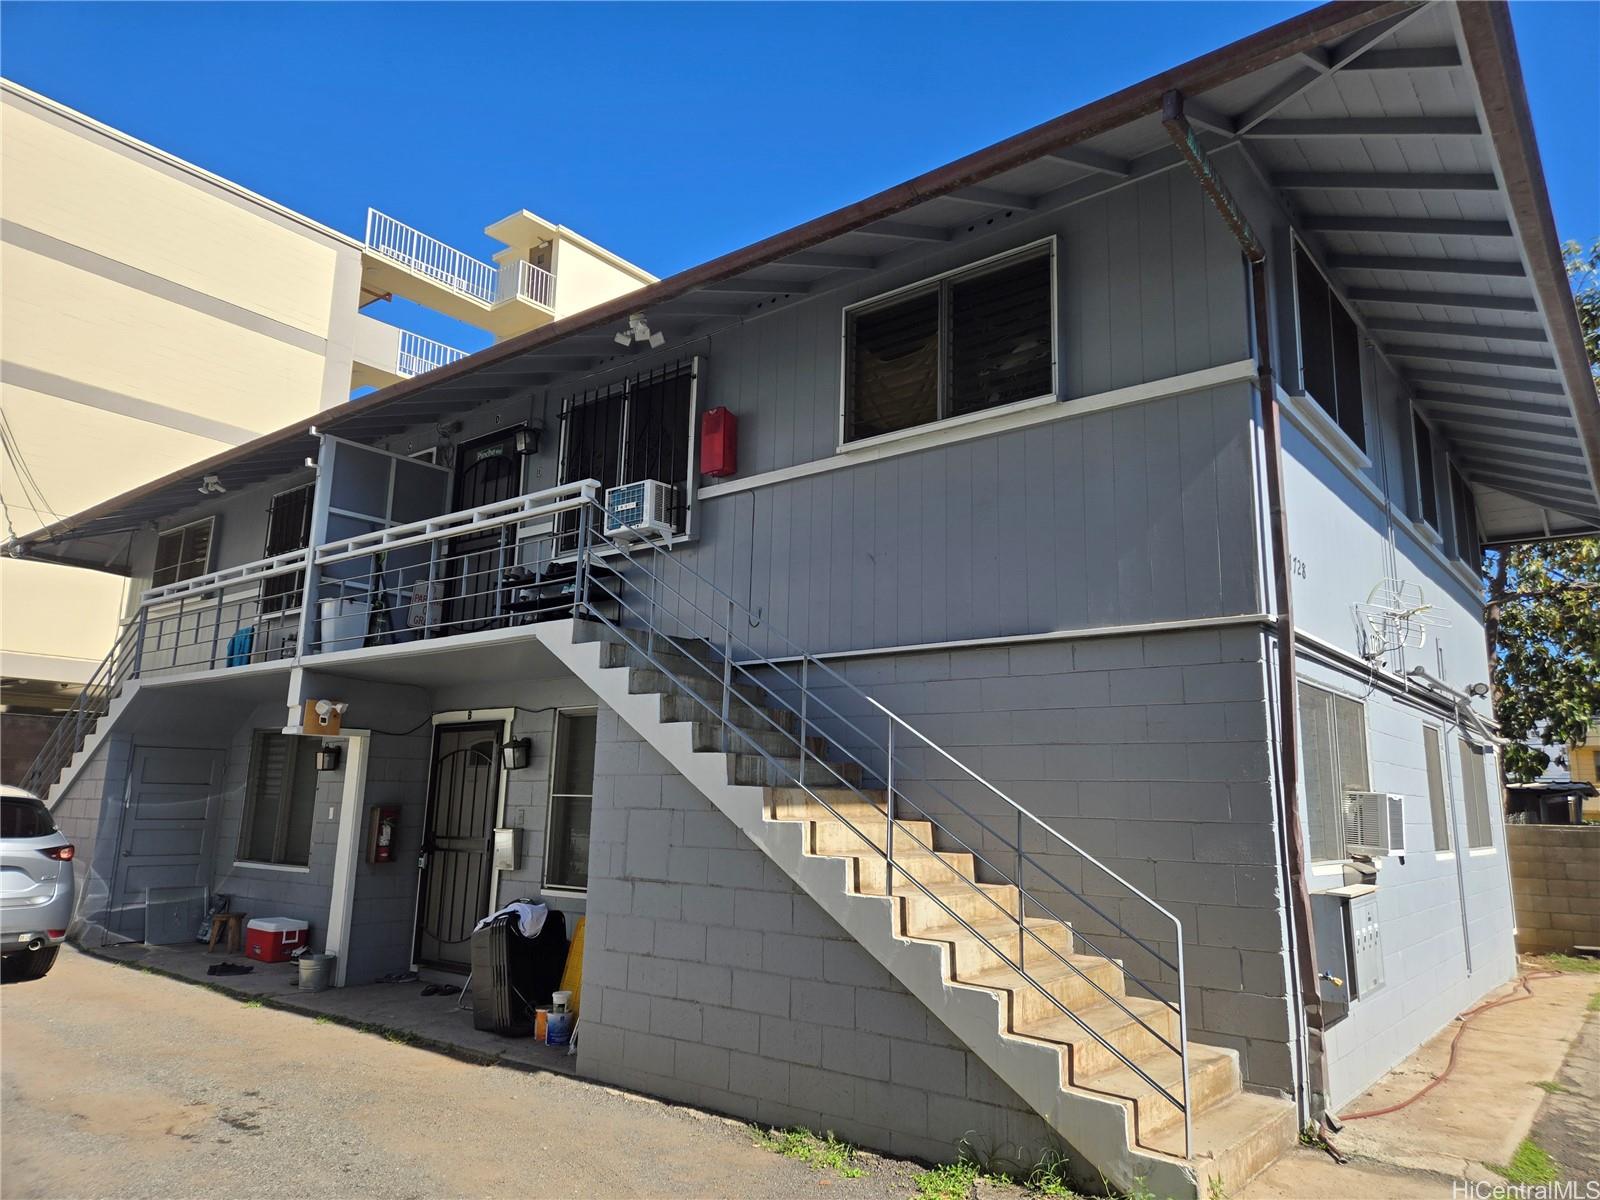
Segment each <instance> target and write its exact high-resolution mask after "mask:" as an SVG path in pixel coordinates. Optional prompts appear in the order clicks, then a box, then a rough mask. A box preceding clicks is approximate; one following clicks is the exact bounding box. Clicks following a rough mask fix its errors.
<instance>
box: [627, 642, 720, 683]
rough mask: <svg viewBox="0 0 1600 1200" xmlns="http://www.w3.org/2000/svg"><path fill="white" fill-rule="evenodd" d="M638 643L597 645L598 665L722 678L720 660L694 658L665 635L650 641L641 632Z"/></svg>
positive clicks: (708, 657)
mask: <svg viewBox="0 0 1600 1200" xmlns="http://www.w3.org/2000/svg"><path fill="white" fill-rule="evenodd" d="M639 640H640V645H639V646H637V647H635V646H634V645H633V644H632V643H630V642H624V641H622V640H620V639H619V640H617V641H608V642H603V643H601V646H600V665H601V666H602V667H605V668H608V669H609V668H612V667H640V668H655V669H665V670H668V671H671V672H673V673H674V674H677V675H680V676H683V677H685V678H694V677H699V678H704V679H716V680H719V681H720V680H721V679H722V663H721V661H720V659H717V658H715V657H712V656H707V657H697V656H695V655H692V654H685V653H683V652H682V651H681V650H679V649H676V648H675V644H674V643H672V642H669V641H667V640H666V639H665V638H658V639H656V641H655V642H654V643H653V644H652V643H650V642H649V641H648V640H647V639H646V638H645V637H644V636H643V635H642V634H641V635H640V639H639Z"/></svg>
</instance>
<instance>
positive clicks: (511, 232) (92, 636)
mask: <svg viewBox="0 0 1600 1200" xmlns="http://www.w3.org/2000/svg"><path fill="white" fill-rule="evenodd" d="M487 232H488V233H489V235H490V236H491V237H493V238H494V239H495V240H496V241H498V242H500V243H501V244H502V245H503V247H504V248H503V249H502V250H500V251H499V252H497V253H496V254H495V255H494V259H495V261H494V262H493V263H488V262H484V261H481V260H479V259H476V258H473V257H472V256H470V255H467V254H465V253H463V252H461V251H459V250H455V249H454V248H452V247H450V246H447V245H445V244H444V243H442V242H439V241H437V240H436V239H434V238H431V237H428V236H426V235H425V234H422V233H421V232H419V231H418V230H415V229H412V228H411V227H409V226H407V225H404V224H403V223H401V222H399V221H396V220H394V219H393V218H390V217H387V216H385V215H384V214H381V213H378V212H376V211H373V212H369V214H368V219H367V228H366V238H365V240H364V241H363V240H357V239H355V238H352V237H349V236H347V235H345V234H343V233H340V232H339V231H337V230H334V229H330V228H329V227H327V226H325V225H322V224H319V223H318V222H316V221H313V220H311V219H310V218H308V217H305V216H302V215H301V214H299V213H296V212H293V211H291V210H289V209H287V208H284V207H283V206H282V205H279V204H275V203H274V202H272V201H271V200H268V199H266V198H265V197H263V196H259V195H257V194H255V193H253V192H250V191H248V190H246V189H245V188H242V187H240V186H238V185H237V184H234V183H231V182H229V181H228V180H226V179H222V178H219V177H218V176H216V175H213V174H211V173H210V172H208V171H205V170H203V169H201V168H199V167H196V166H194V165H193V164H191V163H187V162H184V161H183V160H181V159H178V158H176V157H174V156H173V155H170V154H167V153H165V152H164V151H162V150H159V149H157V148H155V147H153V146H150V145H148V144H146V143H144V142H141V141H138V140H137V139H135V138H132V137H129V136H128V135H126V134H124V133H121V132H119V131H117V130H115V129H112V128H110V127H109V126H106V125H104V124H101V123H100V122H98V121H95V120H93V119H91V118H89V117H87V116H85V115H83V114H82V113H79V112H75V111H74V110H72V109H69V108H67V107H65V106H63V105H61V104H58V103H56V102H54V101H52V100H50V99H48V98H46V97H44V96H41V95H39V94H37V93H35V92H32V91H30V90H29V89H27V88H24V87H21V86H19V85H16V84H14V83H11V82H9V81H0V412H3V415H4V424H3V434H4V451H5V452H4V455H3V457H0V497H3V499H4V502H5V521H6V523H7V525H6V528H5V530H4V536H5V538H6V539H7V540H9V539H11V538H13V537H15V536H17V535H20V534H25V533H28V532H30V531H31V530H34V529H36V528H39V527H41V526H45V525H48V524H49V523H50V522H51V521H52V520H54V519H56V518H57V517H58V516H61V515H65V514H69V513H75V512H80V511H82V510H83V509H85V508H87V507H89V506H90V505H92V504H95V503H97V502H99V501H102V500H105V499H107V498H108V497H111V496H115V495H117V494H119V493H121V492H124V491H126V490H127V489H128V488H130V487H133V486H135V485H136V484H138V483H141V482H143V481H145V480H149V479H151V478H154V477H157V476H160V475H163V474H166V473H167V472H169V471H173V470H176V469H178V468H180V467H183V466H185V465H187V464H190V463H194V462H197V461H199V460H201V459H204V458H206V457H208V456H210V455H213V454H216V453H217V452H219V451H222V450H224V449H226V448H228V447H229V446H233V445H238V444H240V443H242V442H246V441H249V440H251V439H252V438H254V437H257V436H259V435H260V434H262V433H265V432H268V431H270V430H274V429H277V428H279V427H281V426H283V425H285V424H287V423H289V422H291V421H293V420H295V419H297V418H303V417H305V416H306V415H307V414H308V413H313V412H316V411H318V410H320V409H325V408H330V407H332V406H334V405H338V404H340V403H342V402H344V401H345V400H346V399H348V398H349V397H350V395H351V393H352V391H359V390H362V389H365V388H371V387H384V386H387V385H389V384H392V383H395V382H398V381H399V380H401V379H405V378H409V377H410V376H413V375H416V374H419V373H421V372H423V371H426V370H430V369H432V368H434V367H438V366H441V365H443V364H445V363H447V362H450V361H453V360H454V359H456V358H459V357H461V356H462V355H463V353H464V351H461V350H457V349H454V348H452V347H450V346H446V345H443V344H441V343H439V342H436V341H432V340H430V339H428V338H424V337H421V336H419V335H417V334H414V333H411V332H409V331H407V330H402V329H400V328H398V327H396V326H394V325H391V324H387V323H385V322H383V321H379V320H376V319H374V318H373V317H371V316H368V315H367V314H366V313H364V312H363V311H362V308H363V307H364V306H371V305H373V304H376V303H378V302H381V301H384V300H387V299H390V298H392V297H394V296H401V297H405V298H407V299H410V300H413V301H415V302H417V303H419V304H422V305H424V306H426V307H428V308H431V309H434V310H436V311H439V312H441V313H443V314H445V315H447V316H450V317H453V318H455V319H457V320H460V321H464V322H466V323H468V324H471V325H473V326H476V327H478V328H480V329H483V330H485V331H487V332H488V333H490V334H492V335H493V336H494V337H495V338H496V339H497V340H498V339H503V338H506V337H510V336H513V335H515V334H518V333H522V332H525V331H527V330H530V329H534V328H537V327H539V326H541V325H544V324H546V323H548V322H550V321H553V320H555V319H557V318H558V317H561V316H564V315H566V314H568V313H572V312H577V311H579V310H580V309H583V308H587V307H590V306H591V305H593V304H597V303H600V302H602V301H604V300H608V299H611V298H613V297H615V296H618V295H621V294H623V293H625V292H628V291H632V290H634V289H636V288H639V287H641V286H643V285H644V284H646V283H649V282H652V281H653V280H654V278H655V277H654V276H653V275H651V274H649V273H648V272H646V271H643V270H641V269H640V268H638V267H636V266H634V265H633V264H631V263H628V262H625V261H624V260H622V259H620V258H618V257H617V256H616V255H614V254H611V253H610V252H609V251H607V250H604V249H603V248H602V247H599V246H597V245H595V244H594V243H592V242H590V241H588V240H587V239H585V238H582V237H580V236H578V235H577V234H575V233H573V232H572V231H571V230H569V229H567V228H565V227H564V226H561V225H553V224H551V223H549V222H546V221H544V220H542V219H541V218H539V217H536V216H534V215H533V214H532V213H529V212H526V211H522V212H518V213H515V214H513V215H511V216H509V217H506V218H505V219H503V220H501V221H499V222H497V223H496V224H494V225H492V226H490V227H489V229H488V230H487ZM130 534H131V531H130ZM209 569H210V561H209V551H208V548H204V547H198V548H196V550H195V556H194V561H192V562H191V561H186V562H184V563H183V564H182V565H181V568H180V570H181V572H182V574H181V575H180V576H179V577H180V578H187V577H189V576H192V575H198V574H204V573H205V572H206V571H207V570H209ZM129 586H130V584H129V582H128V581H125V580H121V579H118V578H116V577H115V576H111V575H104V574H99V573H96V572H88V571H74V570H71V569H69V568H65V567H60V566H55V565H52V564H48V563H39V562H27V561H20V560H17V559H14V558H11V557H9V556H8V557H6V558H5V559H4V560H3V561H0V704H3V706H4V711H5V712H6V714H7V715H8V718H9V717H12V716H15V715H16V714H19V713H49V712H52V711H56V710H58V709H60V708H63V707H65V706H66V705H68V704H70V703H71V701H72V699H73V698H74V697H75V695H76V693H77V692H78V690H80V689H81V687H82V685H83V684H84V682H85V681H86V680H88V679H89V678H90V677H91V675H92V673H93V671H94V670H95V668H96V666H97V665H98V664H99V663H100V661H101V659H102V658H103V657H104V655H105V653H106V651H107V650H108V648H109V647H110V645H111V642H112V637H113V634H114V633H115V631H116V627H117V620H118V616H119V614H120V613H121V612H122V611H123V608H124V602H125V595H124V592H125V590H126V589H127V588H128V587H129ZM6 729H7V733H8V734H9V737H8V738H7V740H9V741H11V742H12V743H13V744H12V746H11V747H10V748H9V749H7V750H6V753H5V758H6V766H7V770H6V772H5V777H6V778H8V779H9V778H10V777H11V774H12V760H14V759H15V758H17V757H19V756H20V755H24V754H26V753H27V752H26V747H25V746H24V745H23V743H25V742H28V741H29V740H30V738H29V737H28V736H27V730H26V727H25V723H19V722H16V721H14V720H10V719H8V720H7V723H6ZM29 757H31V755H29ZM23 766H26V761H24V762H23Z"/></svg>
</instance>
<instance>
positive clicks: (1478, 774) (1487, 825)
mask: <svg viewBox="0 0 1600 1200" xmlns="http://www.w3.org/2000/svg"><path fill="white" fill-rule="evenodd" d="M1459 746H1460V750H1461V794H1462V796H1463V797H1465V799H1466V802H1467V846H1468V848H1469V849H1472V850H1481V849H1483V848H1484V847H1486V846H1492V845H1494V834H1493V825H1492V823H1491V820H1490V816H1489V783H1488V779H1487V776H1488V755H1485V754H1480V753H1479V752H1478V751H1477V750H1476V749H1474V748H1473V746H1472V743H1471V742H1469V741H1467V739H1466V738H1461V739H1459Z"/></svg>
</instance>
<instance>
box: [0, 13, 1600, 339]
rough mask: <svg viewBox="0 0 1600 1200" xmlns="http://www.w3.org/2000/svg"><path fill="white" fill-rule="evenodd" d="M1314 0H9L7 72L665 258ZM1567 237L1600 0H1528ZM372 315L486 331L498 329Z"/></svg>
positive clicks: (282, 198)
mask: <svg viewBox="0 0 1600 1200" xmlns="http://www.w3.org/2000/svg"><path fill="white" fill-rule="evenodd" d="M1308 7H1312V6H1311V5H1306V4H1286V3H1251V4H1209V5H1208V4H1198V3H1195V4H1170V5H1169V4H1132V5H1117V4H1089V3H1078V4H1054V5H1044V4H1034V5H1013V4H998V3H997V4H981V5H968V4H937V5H921V4H917V5H912V4H876V5H868V4H852V5H837V4H808V5H790V4H759V5H758V4H739V5H734V4H715V5H700V4H696V5H673V4H631V5H618V4H583V5H564V4H562V5H556V4H550V5H534V4H450V5H435V4H396V5H390V4H354V3H352V4H336V5H322V4H301V5H294V6H290V5H278V4H230V5H217V4H161V5H146V4H110V5H104V4H91V3H82V4H66V3H50V4H37V3H5V4H3V5H0V71H3V72H4V74H5V75H7V76H8V77H10V78H11V79H14V80H16V81H17V82H19V83H22V84H25V85H27V86H28V87H32V88H35V89H37V90H39V91H41V92H44V93H45V94H47V95H49V96H51V97H53V98H55V99H57V100H60V101H62V102H63V103H66V104H69V105H71V106H72V107H74V108H78V109H81V110H82V111H84V112H86V113H88V114H89V115H91V116H93V117H96V118H98V119H100V120H102V121H105V122H106V123H108V124H110V125H113V126H116V127H117V128H120V129H123V130H125V131H127V132H128V133H131V134H133V135H135V136H137V137H140V138H143V139H145V140H146V141H149V142H152V143H154V144H155V145H157V146H160V147H161V148H163V149H165V150H168V151H170V152H172V153H174V154H177V155H179V156H181V157H183V158H187V159H189V160H190V161H192V162H195V163H198V164H199V165H201V166H203V167H205V168H207V169H209V170H212V171H214V172H216V173H217V174H219V175H223V176H225V177H227V178H229V179H233V180H235V181H237V182H239V183H241V184H243V185H245V186H246V187H249V188H252V189H254V190H256V191H259V192H261V193H262V194H264V195H266V196H269V197H271V198H272V199H274V200H276V201H278V202H279V203H282V204H285V205H287V206H289V207H290V208H294V209H297V210H299V211H301V212H303V213H306V214H307V215H309V216H311V217H314V218H316V219H317V220H319V221H322V222H324V223H325V224H328V225H331V226H333V227H334V228H337V229H341V230H344V231H345V232H347V233H350V234H352V235H355V236H358V237H359V236H360V234H361V231H362V226H363V222H364V220H365V214H366V210H367V206H368V205H372V206H374V207H377V208H381V209H383V210H385V211H387V212H389V213H391V214H393V215H394V216H397V217H399V218H400V219H401V220H404V221H406V222H408V223H410V224H413V225H416V226H418V227H419V228H421V229H422V230H424V231H425V232H428V233H431V234H433V235H434V236H435V237H440V238H443V239H444V240H446V241H448V242H451V243H452V244H454V245H456V246H458V247H460V248H461V249H463V250H466V251H468V252H469V253H473V254H477V255H479V256H481V257H487V256H488V254H489V253H490V251H491V250H492V249H493V248H494V247H493V243H491V242H490V241H489V239H487V238H486V237H485V236H484V235H483V232H482V230H483V227H484V226H485V225H487V224H488V223H489V222H491V221H493V220H495V219H497V218H499V217H501V216H504V215H505V214H506V213H508V212H511V211H513V210H515V209H517V208H521V207H526V208H530V209H532V210H533V211H535V212H537V213H539V214H541V215H542V216H545V217H548V218H549V219H551V220H554V221H559V222H561V223H563V224H566V225H569V226H571V227H572V228H574V229H576V230H578V231H579V232H581V233H583V234H586V235H587V236H589V237H591V238H593V239H595V240H596V241H598V242H600V243H601V244H603V245H605V246H608V247H610V248H611V249H613V250H615V251H616V252H617V253H619V254H621V255H623V256H624V257H626V258H630V259H632V260H633V261H635V262H637V263H639V264H640V265H641V266H643V267H645V268H646V269H648V270H651V271H654V272H655V273H657V274H659V275H668V274H671V273H673V272H675V271H678V270H681V269H683V268H684V267H688V266H692V265H694V264H695V263H698V262H702V261H704V260H705V259H708V258H711V257H713V256H715V255H717V254H720V253H723V252H725V251H727V250H731V249H734V248H736V247H738V246H742V245H744V244H746V243H747V242H750V241H753V240H755V239H756V238H759V237H763V236H765V235H767V234H770V233H774V232H776V231H778V230H781V229H786V228H788V227H789V226H791V225H794V224H796V223H798V222H800V221H803V220H806V219H808V218H810V217H814V216H816V215H818V214H820V213H823V212H826V211H828V210H830V209H833V208H836V207H838V206H840V205H842V204H845V203H848V202H850V201H852V200H856V199H859V198H860V197H862V196H865V195H868V194H870V193H872V192H874V191H877V190H878V189H880V188H883V187H886V186H888V185H890V184H893V183H898V182H899V181H901V180H903V179H906V178H909V177H910V176H912V175H915V174H917V173H918V172H921V171H924V170H927V169H929V168H930V167H934V166H937V165H939V164H940V163H943V162H946V161H948V160H950V159H952V158H954V157H956V156H958V155H960V154H964V153H967V152H968V151H971V150H975V149H978V148H979V147H982V146H985V145H988V144H989V143H991V142H994V141H997V140H999V139H1000V138H1003V137H1005V136H1007V135H1009V134H1012V133H1015V132H1017V131H1018V130H1021V129H1024V128H1026V127H1028V126H1030V125H1033V124H1036V123H1038V122H1039V121H1043V120H1046V119H1048V118H1050V117H1053V116H1055V115H1057V114H1059V113H1062V112H1066V111H1067V110H1069V109H1072V108H1075V107H1077V106H1078V105H1080V104H1083V103H1086V102H1088V101H1090V100H1094V99H1097V98H1098V97H1100V96H1103V95H1105V94H1106V93H1108V92H1111V91H1113V90H1115V89H1117V88H1119V87H1123V86H1125V85H1127V84H1129V83H1133V82H1136V81H1137V80H1139V79H1142V78H1144V77H1146V76H1148V75H1151V74H1154V73H1155V72H1157V71H1159V70H1162V69H1164V68H1167V67H1170V66H1173V65H1175V64H1177V63H1179V62H1181V61H1184V60H1186V59H1188V58H1192V57H1194V56H1195V55H1197V54H1201V53H1203V52H1205V51H1207V50H1211V49H1215V48H1216V47H1218V46H1222V45H1225V44H1226V43H1228V42H1231V41H1234V40H1236V39H1237V38H1240V37H1243V36H1244V35H1246V34H1249V33H1252V32H1254V31H1255V30H1257V29H1261V28H1263V27H1265V26H1267V25H1269V24H1272V23H1273V22H1275V21H1278V20H1282V19H1283V18H1285V17H1288V16H1291V15H1293V14H1294V13H1296V12H1300V11H1303V10H1304V9H1306V8H1308ZM1512 13H1513V19H1514V21H1515V23H1516V29H1517V35H1518V42H1519V47H1520V50H1521V54H1522V59H1523V68H1524V72H1525V74H1526V77H1527V81H1528V88H1529V95H1530V98H1531V101H1532V104H1533V111H1534V118H1535V122H1536V125H1537V130H1538V134H1539V140H1540V145H1541V149H1542V151H1543V155H1544V162H1545V169H1546V173H1547V175H1548V178H1549V183H1550V189H1551V194H1552V198H1553V201H1554V205H1555V212H1556V222H1557V227H1558V229H1559V230H1560V232H1561V235H1562V236H1563V237H1570V238H1577V239H1579V240H1584V241H1587V240H1590V239H1593V238H1594V237H1596V236H1600V172H1597V170H1596V167H1595V162H1594V157H1593V136H1594V134H1593V131H1594V130H1595V129H1596V128H1600V71H1597V70H1596V69H1595V62H1594V55H1595V50H1594V47H1595V46H1596V45H1597V44H1600V4H1595V3H1593V2H1592V0H1583V2H1573V3H1556V2H1548V0H1546V2H1537V3H1518V4H1514V5H1513V6H1512ZM406 309H407V311H403V310H402V307H401V305H398V304H397V305H394V306H392V308H390V310H389V311H386V312H385V311H379V310H377V309H374V310H371V311H373V313H374V315H377V316H380V317H383V318H384V319H388V320H392V321H394V322H396V323H398V324H404V325H407V326H409V327H411V328H416V329H418V330H419V331H421V332H424V333H428V334H431V335H432V336H436V337H441V338H442V339H443V340H446V341H449V342H452V343H454V344H456V345H459V346H461V347H462V348H464V349H474V348H476V347H477V346H480V345H482V344H484V343H485V342H486V341H487V340H488V339H487V335H481V334H475V333H474V332H471V331H467V330H464V329H463V328H461V327H459V326H454V325H453V324H452V323H450V322H447V321H445V320H444V319H443V318H438V317H435V316H434V315H433V314H428V313H423V312H420V311H417V310H410V309H409V306H406Z"/></svg>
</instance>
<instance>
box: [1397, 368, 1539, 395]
mask: <svg viewBox="0 0 1600 1200" xmlns="http://www.w3.org/2000/svg"><path fill="white" fill-rule="evenodd" d="M1408 378H1411V379H1416V380H1420V381H1421V382H1423V383H1449V384H1453V385H1455V386H1456V387H1474V388H1494V389H1496V390H1498V391H1502V392H1529V393H1531V394H1533V395H1535V396H1565V395H1566V394H1567V389H1566V388H1564V387H1562V386H1561V385H1560V384H1559V383H1546V382H1544V380H1542V379H1503V378H1501V377H1499V376H1496V375H1457V374H1456V373H1455V372H1454V371H1411V372H1409V373H1408Z"/></svg>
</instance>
